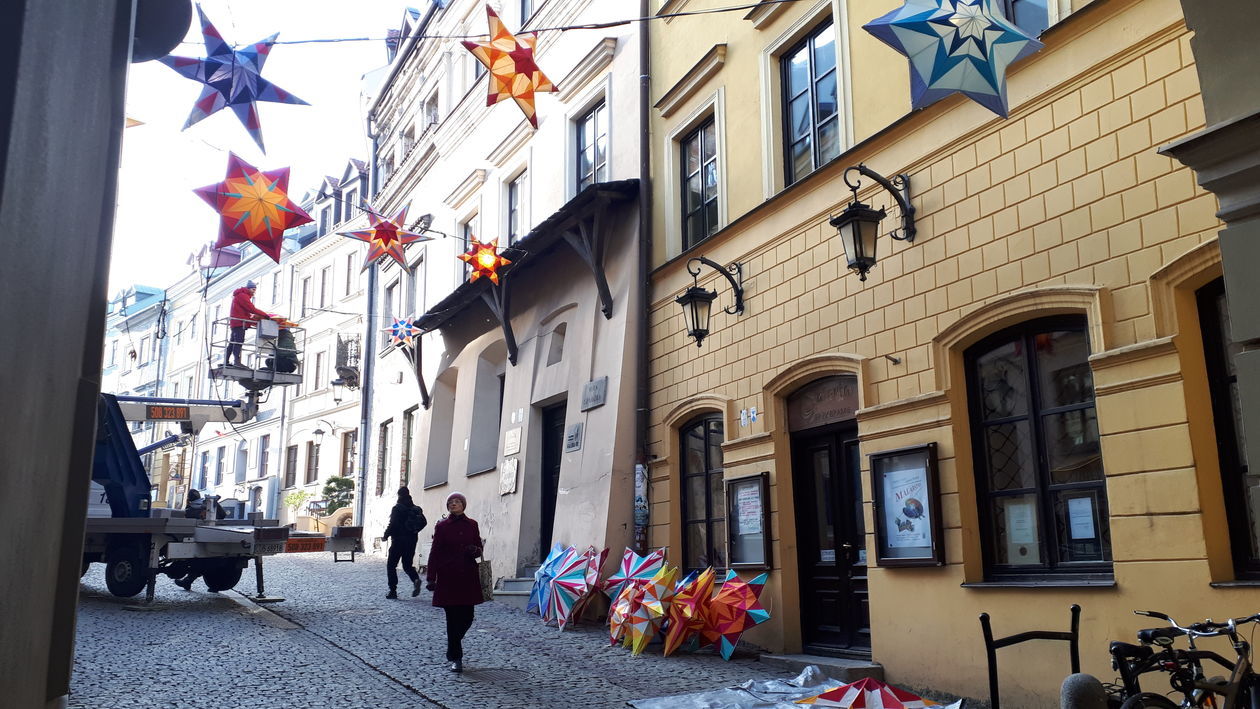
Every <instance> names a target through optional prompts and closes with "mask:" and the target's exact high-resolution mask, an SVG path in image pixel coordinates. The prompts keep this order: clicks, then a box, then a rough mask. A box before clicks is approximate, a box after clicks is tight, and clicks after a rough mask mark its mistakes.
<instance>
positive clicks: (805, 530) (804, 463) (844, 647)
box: [787, 374, 871, 657]
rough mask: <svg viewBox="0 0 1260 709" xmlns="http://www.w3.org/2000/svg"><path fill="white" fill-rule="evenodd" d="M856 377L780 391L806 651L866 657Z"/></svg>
mask: <svg viewBox="0 0 1260 709" xmlns="http://www.w3.org/2000/svg"><path fill="white" fill-rule="evenodd" d="M858 405H859V404H858V380H857V377H856V376H854V375H852V374H842V375H837V376H829V377H823V378H821V379H816V380H814V381H812V382H810V383H808V384H806V385H804V386H802V387H801V388H800V389H797V390H796V391H795V392H794V393H792V394H791V395H790V396H788V398H787V428H788V431H789V433H790V434H791V442H792V485H793V491H794V497H795V499H796V520H797V526H796V533H797V534H796V536H797V549H798V554H799V557H798V558H799V567H798V568H799V569H800V589H801V606H800V608H801V640H802V645H803V646H804V649H805V651H806V652H810V653H815V654H825V655H847V656H859V657H869V656H870V652H871V631H870V610H869V597H868V592H867V583H866V528H865V523H864V516H863V511H862V477H861V459H860V457H859V453H858V432H857V418H856V415H857V409H858Z"/></svg>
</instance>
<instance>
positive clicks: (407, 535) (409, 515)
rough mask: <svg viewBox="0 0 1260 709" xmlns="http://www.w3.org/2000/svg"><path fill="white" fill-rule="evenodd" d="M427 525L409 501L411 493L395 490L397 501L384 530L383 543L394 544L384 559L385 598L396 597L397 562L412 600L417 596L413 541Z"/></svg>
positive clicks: (418, 510)
mask: <svg viewBox="0 0 1260 709" xmlns="http://www.w3.org/2000/svg"><path fill="white" fill-rule="evenodd" d="M425 524H427V522H426V520H425V519H424V512H423V511H422V510H421V509H420V508H419V507H418V506H417V505H416V504H415V503H414V502H412V501H411V491H410V490H408V489H407V487H406V486H405V485H404V486H403V487H400V488H398V502H396V503H395V504H394V509H392V510H390V512H389V525H387V526H386V527H385V535H384V539H385V541H389V539H390V537H393V539H394V543H393V544H390V545H389V558H388V559H387V560H386V562H385V563H386V567H385V576H386V578H387V579H388V580H389V593H387V594H385V597H386V598H398V562H399V561H401V562H402V566H403V571H404V572H406V574H407V578H409V579H411V585H412V589H411V595H412V597H415V596H419V595H420V574H419V573H417V572H416V563H415V559H416V541H417V538H418V537H419V535H420V530H422V529H424V527H425Z"/></svg>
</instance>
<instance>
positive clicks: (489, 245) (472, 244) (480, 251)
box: [459, 236, 512, 286]
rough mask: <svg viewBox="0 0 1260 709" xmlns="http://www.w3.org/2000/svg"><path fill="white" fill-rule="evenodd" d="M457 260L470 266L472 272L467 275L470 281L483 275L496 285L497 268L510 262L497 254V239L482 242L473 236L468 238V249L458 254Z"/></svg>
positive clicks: (497, 283)
mask: <svg viewBox="0 0 1260 709" xmlns="http://www.w3.org/2000/svg"><path fill="white" fill-rule="evenodd" d="M459 260H461V261H463V262H464V263H466V264H468V265H469V266H472V274H471V275H470V276H468V281H469V282H470V283H471V282H473V281H476V280H477V279H478V278H481V277H482V276H485V277H486V278H489V279H490V282H491V283H493V284H495V285H496V286H497V285H499V269H500V268H503V267H504V266H506V265H508V264H510V263H512V262H511V261H509V260H507V259H505V258H503V257H502V256H500V255H499V240H498V239H491V240H490V241H487V242H484V243H483V242H480V241H477V237H475V236H474V237H470V238H469V246H468V251H465V252H464V253H462V254H460V255H459Z"/></svg>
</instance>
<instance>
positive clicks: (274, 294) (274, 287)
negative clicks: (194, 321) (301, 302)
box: [189, 271, 280, 335]
mask: <svg viewBox="0 0 1260 709" xmlns="http://www.w3.org/2000/svg"><path fill="white" fill-rule="evenodd" d="M271 302H272V303H279V302H280V272H279V271H276V272H275V273H273V274H271ZM194 329H196V328H194ZM189 334H190V335H191V333H189Z"/></svg>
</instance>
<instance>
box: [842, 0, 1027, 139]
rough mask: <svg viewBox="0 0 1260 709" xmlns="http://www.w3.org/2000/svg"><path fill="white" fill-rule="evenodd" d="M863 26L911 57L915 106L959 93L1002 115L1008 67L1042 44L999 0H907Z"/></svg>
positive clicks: (912, 98)
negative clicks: (1006, 12) (1008, 14)
mask: <svg viewBox="0 0 1260 709" xmlns="http://www.w3.org/2000/svg"><path fill="white" fill-rule="evenodd" d="M863 29H865V30H866V31H867V32H870V33H871V34H872V35H874V36H875V37H877V38H879V39H880V40H881V41H882V42H884V43H885V44H887V45H888V46H890V47H892V48H893V49H895V50H897V51H898V52H901V53H902V54H904V55H906V57H908V58H909V59H910V102H911V105H912V106H913V107H914V108H923V107H924V106H928V105H931V104H932V103H935V102H936V101H939V100H941V99H942V98H945V97H946V96H948V95H950V94H952V93H954V92H955V91H958V92H961V93H962V94H963V95H965V96H967V97H968V98H970V99H971V100H973V101H975V102H976V103H978V104H980V105H981V106H984V107H985V108H987V109H989V110H990V111H993V112H994V113H996V114H998V115H999V116H1001V117H1003V118H1006V115H1007V103H1006V69H1007V67H1008V66H1010V65H1011V63H1012V62H1015V61H1016V60H1019V59H1021V58H1023V57H1026V56H1028V55H1029V54H1032V53H1033V52H1036V51H1037V50H1039V49H1041V47H1042V44H1041V42H1038V41H1037V40H1036V39H1034V38H1032V37H1030V36H1029V35H1027V34H1026V33H1025V32H1024V31H1023V30H1021V29H1019V28H1018V27H1016V26H1015V24H1014V23H1012V22H1010V21H1009V20H1007V19H1006V17H1005V16H1004V15H1003V14H1002V11H1001V10H1000V9H998V7H997V0H905V4H904V5H902V6H901V7H899V8H897V9H896V10H893V11H892V12H890V13H888V14H887V15H884V16H883V17H880V18H879V19H877V20H872V21H871V22H870V23H868V24H866V25H864V26H863Z"/></svg>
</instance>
